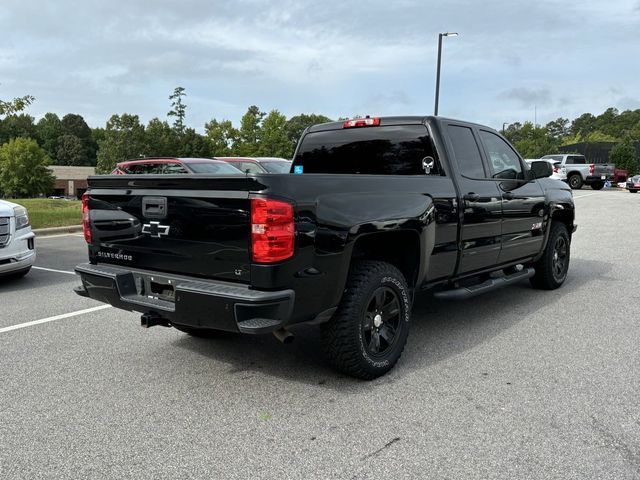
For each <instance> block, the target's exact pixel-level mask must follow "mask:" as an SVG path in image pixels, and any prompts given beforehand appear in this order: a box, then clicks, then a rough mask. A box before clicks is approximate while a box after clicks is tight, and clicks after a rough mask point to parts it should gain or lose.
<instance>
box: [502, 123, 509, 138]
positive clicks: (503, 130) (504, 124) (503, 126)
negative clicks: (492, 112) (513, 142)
mask: <svg viewBox="0 0 640 480" xmlns="http://www.w3.org/2000/svg"><path fill="white" fill-rule="evenodd" d="M507 125H509V122H502V135H504V133H505V131H506V130H505V127H506V126H507Z"/></svg>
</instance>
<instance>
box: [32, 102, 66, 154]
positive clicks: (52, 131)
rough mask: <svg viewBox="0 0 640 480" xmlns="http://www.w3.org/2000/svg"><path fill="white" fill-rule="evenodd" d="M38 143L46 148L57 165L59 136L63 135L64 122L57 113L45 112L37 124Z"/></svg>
mask: <svg viewBox="0 0 640 480" xmlns="http://www.w3.org/2000/svg"><path fill="white" fill-rule="evenodd" d="M36 134H37V136H38V143H40V146H41V147H42V148H44V150H45V152H47V155H49V158H50V159H51V161H52V162H53V164H54V165H55V164H56V162H57V157H56V155H57V152H58V138H59V137H61V136H62V135H63V128H62V122H61V121H60V118H59V117H58V115H56V114H55V113H51V112H49V113H45V114H44V117H42V118H41V119H40V120H39V121H38V123H37V124H36Z"/></svg>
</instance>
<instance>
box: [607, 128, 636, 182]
mask: <svg viewBox="0 0 640 480" xmlns="http://www.w3.org/2000/svg"><path fill="white" fill-rule="evenodd" d="M609 160H610V161H611V162H612V163H613V164H615V166H616V168H622V169H624V170H627V171H628V172H629V175H635V174H636V173H637V172H638V157H637V154H636V149H635V147H634V145H633V141H632V140H631V138H629V137H627V138H625V139H624V140H623V141H622V142H620V143H617V144H616V145H614V147H613V148H612V149H611V151H610V152H609Z"/></svg>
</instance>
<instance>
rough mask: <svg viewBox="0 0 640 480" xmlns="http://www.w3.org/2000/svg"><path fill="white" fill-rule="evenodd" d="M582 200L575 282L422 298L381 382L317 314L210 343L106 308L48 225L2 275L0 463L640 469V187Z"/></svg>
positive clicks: (122, 471) (318, 469)
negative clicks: (367, 378)
mask: <svg viewBox="0 0 640 480" xmlns="http://www.w3.org/2000/svg"><path fill="white" fill-rule="evenodd" d="M575 198H576V204H577V223H578V224H579V228H578V231H577V233H576V235H575V237H574V241H573V244H572V259H571V267H570V271H569V278H568V280H567V282H566V284H565V285H564V287H563V288H562V289H560V290H557V291H552V292H541V291H535V290H533V289H531V288H530V287H529V284H528V282H524V283H522V284H519V285H516V286H513V287H508V288H505V289H502V290H500V291H498V292H496V293H493V294H489V295H486V296H483V297H479V298H476V299H473V300H469V301H466V302H461V303H445V302H442V301H435V300H434V299H432V298H430V297H428V296H425V297H421V298H420V299H419V300H418V302H417V304H416V306H415V309H414V316H413V325H412V332H411V334H410V337H409V342H408V344H407V348H406V350H405V353H404V355H403V357H402V359H401V361H400V363H399V364H398V365H397V366H396V368H395V369H394V370H393V371H392V372H391V373H390V374H388V375H387V376H385V377H383V378H380V379H378V380H376V381H373V382H362V381H356V380H353V379H350V378H347V377H344V376H341V375H338V374H336V373H335V372H334V371H333V370H331V369H330V368H329V367H327V365H326V364H325V362H324V360H323V356H322V353H321V347H320V344H319V341H318V338H317V335H316V330H315V329H314V328H313V327H303V328H299V329H297V330H296V335H297V336H296V341H295V342H294V343H293V344H291V345H287V346H284V345H281V344H280V343H279V342H278V341H277V340H276V339H275V338H273V337H272V336H264V337H249V336H233V335H230V336H225V337H223V338H218V339H207V340H205V339H197V338H193V337H190V336H188V335H186V334H183V333H181V332H178V331H176V330H174V329H167V328H162V327H157V328H153V329H149V330H143V329H142V328H140V326H139V316H138V315H136V314H132V313H127V312H122V311H118V310H115V309H113V308H103V309H100V310H93V307H96V306H99V305H100V304H98V303H96V302H94V301H92V300H89V299H84V298H80V297H77V296H76V295H75V294H74V293H73V292H72V288H73V287H74V286H75V285H77V284H78V280H77V278H76V277H75V276H74V275H72V274H71V273H69V272H72V270H73V267H74V266H75V264H76V263H79V262H82V261H84V259H85V255H86V253H85V244H84V239H83V238H82V237H81V236H79V235H66V236H58V237H44V238H41V239H38V242H37V246H38V260H37V263H36V265H37V267H39V268H38V269H34V270H33V271H32V272H31V273H30V274H29V275H28V276H27V277H25V278H24V279H21V280H18V281H12V282H3V283H1V284H0V379H1V383H0V478H3V479H9V478H11V479H13V478H114V479H115V478H221V479H222V478H224V479H231V478H340V479H342V478H345V479H346V478H348V479H355V478H358V479H362V478H407V479H415V478H464V479H470V478H474V479H475V478H477V479H487V478H523V479H525V478H526V479H530V478H558V479H572V478H576V479H578V478H580V479H583V478H611V479H614V478H615V479H631V478H640V352H639V348H638V347H639V346H640V315H639V310H638V305H640V288H639V287H640V282H639V281H638V278H639V277H638V267H637V265H638V260H639V258H640V195H632V194H629V193H627V192H618V191H599V192H595V191H591V190H590V189H584V190H581V191H578V192H575ZM77 312H81V313H79V314H77V315H73V316H66V317H65V315H67V314H73V313H77ZM52 317H53V318H54V320H52V321H46V322H44V323H28V322H34V321H38V320H43V319H44V320H49V319H51V318H52ZM56 318H57V319H56ZM25 323H26V324H27V325H26V326H24V328H17V329H8V328H7V327H11V326H16V325H22V324H25Z"/></svg>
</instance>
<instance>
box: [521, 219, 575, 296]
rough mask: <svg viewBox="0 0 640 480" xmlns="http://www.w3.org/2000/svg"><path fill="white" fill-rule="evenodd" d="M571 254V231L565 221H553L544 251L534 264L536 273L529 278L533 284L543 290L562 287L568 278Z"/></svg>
mask: <svg viewBox="0 0 640 480" xmlns="http://www.w3.org/2000/svg"><path fill="white" fill-rule="evenodd" d="M570 256H571V237H569V231H568V230H567V227H566V225H565V224H564V223H561V222H553V223H552V224H551V232H550V233H549V239H548V240H547V246H546V247H545V249H544V253H543V254H542V257H541V258H540V260H538V261H537V262H536V263H535V264H534V265H533V267H534V268H535V271H536V273H535V275H534V276H533V277H531V278H530V280H529V281H530V282H531V285H532V286H534V287H535V288H540V289H543V290H554V289H556V288H558V287H560V286H561V285H562V284H563V283H564V281H565V280H566V278H567V272H568V271H569V259H570Z"/></svg>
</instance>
